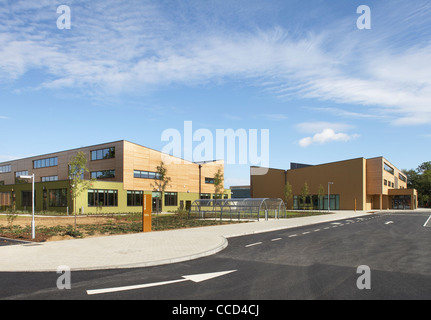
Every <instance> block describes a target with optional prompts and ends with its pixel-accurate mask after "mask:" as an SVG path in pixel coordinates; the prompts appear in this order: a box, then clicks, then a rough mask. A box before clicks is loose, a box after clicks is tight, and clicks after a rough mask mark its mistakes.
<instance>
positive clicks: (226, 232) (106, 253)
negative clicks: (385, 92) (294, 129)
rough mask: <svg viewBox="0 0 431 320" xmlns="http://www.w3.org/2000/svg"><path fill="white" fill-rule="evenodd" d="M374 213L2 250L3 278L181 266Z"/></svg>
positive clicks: (337, 213) (270, 221)
mask: <svg viewBox="0 0 431 320" xmlns="http://www.w3.org/2000/svg"><path fill="white" fill-rule="evenodd" d="M370 214H372V213H370V212H366V211H357V212H354V211H338V212H336V213H333V214H327V215H320V216H311V217H303V218H290V219H280V220H269V221H262V220H261V221H256V222H249V223H240V224H230V225H223V226H212V227H200V228H192V229H181V230H171V231H157V232H150V233H139V234H129V235H119V236H107V237H95V238H87V239H76V240H62V241H54V242H44V243H29V244H20V245H11V246H3V247H0V272H36V271H54V272H56V271H57V268H58V267H59V266H68V267H69V268H70V269H71V270H72V271H77V270H99V269H113V268H134V267H147V266H155V265H162V264H168V263H175V262H181V261H186V260H191V259H196V258H200V257H205V256H208V255H212V254H215V253H217V252H219V251H221V250H223V249H224V248H226V247H227V245H228V240H227V239H228V238H230V237H235V236H242V235H247V234H254V233H260V232H268V231H275V230H280V229H288V228H295V227H300V226H306V225H312V224H317V223H323V222H329V221H336V220H341V219H348V218H354V217H359V216H364V215H370Z"/></svg>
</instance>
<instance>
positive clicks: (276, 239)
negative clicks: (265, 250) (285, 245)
mask: <svg viewBox="0 0 431 320" xmlns="http://www.w3.org/2000/svg"><path fill="white" fill-rule="evenodd" d="M281 239H282V238H275V239H272V240H271V241H278V240H281Z"/></svg>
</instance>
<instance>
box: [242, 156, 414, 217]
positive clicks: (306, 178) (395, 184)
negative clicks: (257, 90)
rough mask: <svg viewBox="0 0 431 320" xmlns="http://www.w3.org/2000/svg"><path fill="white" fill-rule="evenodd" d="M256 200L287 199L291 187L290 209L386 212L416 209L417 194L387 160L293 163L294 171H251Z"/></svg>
mask: <svg viewBox="0 0 431 320" xmlns="http://www.w3.org/2000/svg"><path fill="white" fill-rule="evenodd" d="M250 183H251V196H252V197H253V198H281V199H285V197H284V187H285V185H286V184H287V183H289V185H290V186H291V195H292V197H291V199H289V201H288V203H287V208H288V209H319V210H327V209H328V199H329V209H331V210H384V209H416V208H417V191H416V190H414V189H407V177H406V176H405V175H404V174H403V173H402V172H401V171H400V170H399V169H397V168H396V167H395V166H394V165H393V164H392V163H390V162H389V161H388V160H386V159H385V158H384V157H377V158H371V159H364V158H357V159H351V160H344V161H338V162H333V163H325V164H320V165H306V164H298V163H293V164H291V169H290V170H282V169H271V168H262V167H251V168H250Z"/></svg>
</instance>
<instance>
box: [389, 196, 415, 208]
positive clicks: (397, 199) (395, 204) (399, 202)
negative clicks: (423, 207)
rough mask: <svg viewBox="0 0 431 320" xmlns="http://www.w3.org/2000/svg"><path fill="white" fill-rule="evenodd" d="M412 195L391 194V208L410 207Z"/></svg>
mask: <svg viewBox="0 0 431 320" xmlns="http://www.w3.org/2000/svg"><path fill="white" fill-rule="evenodd" d="M411 200H412V197H411V196H408V195H401V196H393V197H392V209H410V208H411Z"/></svg>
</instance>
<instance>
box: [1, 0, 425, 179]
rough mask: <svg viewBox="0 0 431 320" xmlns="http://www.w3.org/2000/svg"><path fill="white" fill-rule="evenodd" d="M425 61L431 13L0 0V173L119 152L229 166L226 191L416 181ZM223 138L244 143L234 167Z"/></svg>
mask: <svg viewBox="0 0 431 320" xmlns="http://www.w3.org/2000/svg"><path fill="white" fill-rule="evenodd" d="M361 5H365V6H367V7H368V8H369V15H365V14H366V13H365V11H359V13H358V10H357V9H358V7H359V6H361ZM61 6H66V8H68V9H70V15H69V13H68V12H67V11H64V10H62V8H64V7H61ZM58 9H61V10H59V11H57V10H58ZM364 19H367V20H364ZM358 20H359V21H358ZM364 21H367V22H369V23H370V27H371V28H360V27H358V23H359V22H364ZM67 22H70V25H69V26H67ZM430 62H431V2H429V1H428V0H426V1H422V0H414V1H397V0H378V1H377V0H361V1H356V0H348V1H346V0H307V1H303V0H302V1H300V0H266V1H262V0H235V1H227V0H205V1H202V0H187V1H186V0H177V1H175V0H157V1H156V0H154V1H147V0H127V1H118V0H103V1H102V0H92V1H88V0H85V1H73V0H58V1H54V0H39V1H31V0H13V1H12V0H0V130H1V132H2V135H1V136H2V139H0V162H7V161H11V160H13V159H18V158H23V157H28V156H33V155H40V154H46V153H51V152H57V151H62V150H67V149H73V148H79V147H83V146H90V145H94V144H99V143H105V142H109V141H117V140H123V139H124V140H128V141H131V142H135V143H138V144H141V145H143V146H146V147H149V148H153V149H156V150H160V151H162V150H167V149H169V146H171V145H172V144H173V143H174V142H175V143H176V145H175V146H178V141H179V143H180V145H179V147H180V148H179V149H178V148H176V149H175V150H176V151H178V150H180V153H181V156H182V157H183V158H186V159H188V158H187V157H188V155H190V154H191V153H190V149H187V148H191V150H192V151H193V152H195V153H196V154H197V153H199V152H200V151H202V149H204V151H205V152H202V153H200V157H199V159H197V157H194V156H193V159H190V160H213V159H217V158H220V155H222V156H224V160H225V186H226V187H229V186H231V185H247V184H249V178H250V166H251V165H258V166H259V165H265V166H269V167H272V168H280V169H289V167H290V163H291V162H299V163H306V164H320V163H326V162H334V161H340V160H345V159H352V158H358V157H364V158H372V157H378V156H384V157H385V158H386V159H388V160H389V161H390V162H391V163H392V164H394V165H395V166H396V167H398V168H399V169H415V168H417V167H418V166H419V165H420V164H421V163H423V162H425V161H431V159H430V156H431V154H430V148H429V146H430V144H431V63H430ZM186 127H187V130H191V132H192V136H190V135H188V134H187V133H186V131H187V130H186ZM228 129H232V130H233V131H234V132H236V133H239V132H241V133H245V134H246V139H247V140H246V141H247V142H245V143H244V140H240V139H238V140H237V142H236V145H235V151H233V152H236V157H235V159H234V160H229V161H227V156H228V153H229V151H226V152H224V155H223V154H221V153H218V152H217V150H216V145H217V143H220V139H219V141H217V134H216V133H217V130H224V132H228ZM169 132H177V133H179V135H180V137H181V139H180V140H178V141H177V140H175V141H174V136H172V137H171V139H170V140H169V139H166V134H168V133H169ZM265 132H267V133H268V140H266V136H265V135H264V134H262V133H265ZM191 137H194V138H195V139H194V141H193V140H192V139H193V138H191ZM252 137H254V138H256V137H257V139H252ZM241 141H242V142H241ZM244 144H246V145H244ZM203 146H204V147H205V148H202V147H203ZM211 146H212V147H213V148H214V149H213V150H210V149H211ZM227 149H228V147H227V142H226V150H227ZM175 150H172V152H171V153H173V152H174V151H175ZM244 150H245V151H244ZM250 150H257V154H256V155H260V156H261V157H257V158H256V157H252V156H251V154H250V153H249V154H246V156H245V158H246V160H245V161H244V157H243V158H242V160H241V159H240V158H241V157H240V153H241V152H245V153H248V151H250ZM210 151H211V152H210ZM230 152H232V151H230ZM259 152H260V154H259ZM175 155H176V154H175ZM259 159H260V161H259ZM262 159H265V161H262ZM188 160H189V159H188Z"/></svg>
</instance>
